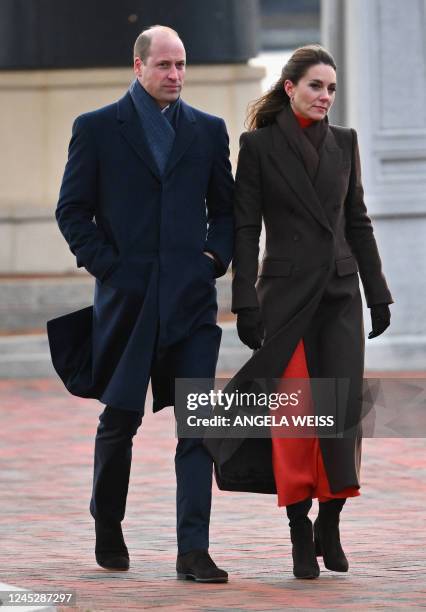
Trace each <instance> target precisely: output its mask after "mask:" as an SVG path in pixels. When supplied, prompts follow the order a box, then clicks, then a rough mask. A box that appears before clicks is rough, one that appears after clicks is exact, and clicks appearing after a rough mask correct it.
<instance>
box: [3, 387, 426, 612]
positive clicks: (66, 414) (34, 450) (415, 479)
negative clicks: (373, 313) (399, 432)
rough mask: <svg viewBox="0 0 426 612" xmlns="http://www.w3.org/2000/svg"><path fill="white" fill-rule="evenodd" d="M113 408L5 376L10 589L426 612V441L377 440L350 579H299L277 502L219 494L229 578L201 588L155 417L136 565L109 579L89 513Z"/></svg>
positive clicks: (193, 606)
mask: <svg viewBox="0 0 426 612" xmlns="http://www.w3.org/2000/svg"><path fill="white" fill-rule="evenodd" d="M101 410H102V406H101V404H99V403H98V402H95V401H91V400H83V399H79V398H74V397H72V396H70V395H68V394H67V393H66V391H65V390H64V389H63V388H62V386H61V385H60V383H59V382H57V381H56V380H53V379H38V380H36V379H34V380H31V379H28V380H2V381H0V417H1V421H0V422H1V425H2V436H1V439H0V491H1V508H2V510H1V513H0V533H1V544H2V546H1V551H2V560H3V563H2V570H1V579H2V580H3V581H4V582H6V583H8V584H13V585H17V586H19V587H22V588H28V589H32V590H35V591H37V590H46V589H49V588H51V589H55V590H59V589H62V588H64V589H75V590H76V592H77V609H78V610H79V611H81V612H84V611H89V610H90V611H92V612H109V611H110V610H125V611H127V610H153V609H157V608H164V609H167V610H171V611H175V610H176V611H177V610H185V611H187V610H189V611H192V610H197V611H209V612H211V611H219V610H237V611H238V610H259V611H260V610H262V611H275V610H277V611H278V610H282V609H284V608H285V609H287V610H317V609H325V610H338V609H349V610H357V611H358V610H379V609H392V610H407V609H423V608H425V607H426V589H425V567H426V534H425V529H424V525H425V520H424V509H425V501H426V478H425V476H426V454H425V450H426V442H425V440H424V439H422V438H417V439H395V438H394V439H366V440H364V454H363V469H362V477H363V487H362V495H361V496H360V497H359V498H356V499H354V500H352V501H349V502H348V503H347V504H346V506H345V509H344V512H343V516H342V527H341V531H342V540H343V543H344V546H345V550H346V552H347V555H348V558H349V561H350V571H349V572H348V573H347V574H337V573H332V572H329V571H327V570H325V569H323V567H322V563H320V565H321V570H322V573H321V576H320V578H319V579H318V580H313V581H301V580H296V579H295V578H293V575H292V563H291V544H290V539H289V533H288V527H287V521H286V519H285V517H284V511H283V509H279V508H278V507H277V505H276V499H275V496H273V495H256V494H248V493H230V492H221V491H218V490H217V488H216V487H215V490H214V498H213V512H212V525H211V548H210V550H211V553H212V555H213V557H214V559H215V560H216V562H217V563H218V565H219V566H221V567H223V568H225V569H226V570H228V571H229V574H230V581H229V583H228V584H225V585H220V584H218V585H202V584H194V583H190V582H183V581H177V580H176V577H175V569H174V564H175V555H176V551H175V547H176V542H175V505H174V504H175V482H174V465H173V455H174V447H175V442H176V441H175V439H174V427H173V418H172V413H171V410H170V409H165V410H163V411H161V412H160V413H158V414H156V415H153V414H152V412H151V411H150V409H148V410H147V414H146V416H145V417H144V422H143V425H142V427H141V429H140V431H139V433H138V435H137V436H136V438H135V444H134V461H133V469H132V475H131V483H130V492H129V498H128V504H127V515H126V519H125V521H124V532H125V537H126V540H127V544H128V547H129V550H130V555H131V570H130V571H129V572H127V573H114V572H105V571H104V570H102V569H101V568H99V567H98V566H97V565H96V563H95V559H94V553H93V547H94V533H93V521H92V518H91V517H90V515H89V510H88V506H89V500H90V492H91V491H90V489H91V476H92V459H93V439H94V433H95V429H96V425H97V419H98V415H99V414H100V412H101ZM315 505H316V504H315ZM312 514H313V512H312ZM58 609H59V610H62V611H63V612H66V611H67V610H70V608H65V607H63V608H58Z"/></svg>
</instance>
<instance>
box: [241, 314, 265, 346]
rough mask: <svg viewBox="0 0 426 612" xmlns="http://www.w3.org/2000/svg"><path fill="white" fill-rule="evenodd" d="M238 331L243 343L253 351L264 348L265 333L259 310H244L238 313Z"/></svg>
mask: <svg viewBox="0 0 426 612" xmlns="http://www.w3.org/2000/svg"><path fill="white" fill-rule="evenodd" d="M237 331H238V337H239V338H240V340H241V342H242V343H243V344H245V345H246V346H248V347H249V348H251V349H252V350H254V351H255V350H257V349H259V348H260V347H261V346H262V340H263V336H264V333H265V332H264V327H263V323H262V318H261V316H260V310H259V308H242V309H241V310H239V311H238V312H237Z"/></svg>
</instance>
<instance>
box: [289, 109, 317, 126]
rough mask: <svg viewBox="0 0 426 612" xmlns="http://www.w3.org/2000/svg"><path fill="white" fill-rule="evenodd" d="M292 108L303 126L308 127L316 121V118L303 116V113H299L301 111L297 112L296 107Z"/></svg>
mask: <svg viewBox="0 0 426 612" xmlns="http://www.w3.org/2000/svg"><path fill="white" fill-rule="evenodd" d="M292 110H293V113H294V115H295V117H296V119H297V121H298V123H299V125H300V127H301V128H306V127H308V126H309V125H311V124H312V123H313V122H314V119H309V118H308V117H303V116H302V115H299V113H296V111H295V110H294V109H292Z"/></svg>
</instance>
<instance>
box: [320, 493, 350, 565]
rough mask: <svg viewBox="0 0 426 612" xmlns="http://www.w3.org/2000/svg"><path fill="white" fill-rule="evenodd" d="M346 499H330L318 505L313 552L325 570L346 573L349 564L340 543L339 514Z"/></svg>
mask: <svg viewBox="0 0 426 612" xmlns="http://www.w3.org/2000/svg"><path fill="white" fill-rule="evenodd" d="M345 501H346V499H345V498H343V499H332V500H330V501H328V502H320V503H319V513H318V517H317V519H316V520H315V523H314V535H315V552H316V555H317V557H322V558H323V560H324V565H325V567H326V568H327V569H329V570H333V571H334V572H347V571H348V569H349V563H348V560H347V558H346V555H345V553H344V552H343V548H342V545H341V543H340V532H339V520H340V512H341V510H342V508H343V505H344V503H345Z"/></svg>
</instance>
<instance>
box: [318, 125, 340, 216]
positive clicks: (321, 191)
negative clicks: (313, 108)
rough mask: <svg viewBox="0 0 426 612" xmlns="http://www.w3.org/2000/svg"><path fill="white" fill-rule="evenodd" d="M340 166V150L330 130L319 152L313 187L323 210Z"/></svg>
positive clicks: (335, 182) (331, 192)
mask: <svg viewBox="0 0 426 612" xmlns="http://www.w3.org/2000/svg"><path fill="white" fill-rule="evenodd" d="M341 165H342V150H341V149H340V147H339V146H338V145H337V143H336V139H335V137H334V134H333V132H332V130H331V129H330V128H328V130H327V135H326V137H325V140H324V143H323V146H322V147H321V151H320V162H319V166H318V172H317V175H316V177H315V181H314V187H315V191H316V193H317V195H318V198H319V200H320V202H321V203H322V205H323V208H325V207H326V205H327V201H328V200H329V199H330V197H331V195H332V194H333V191H334V189H335V188H336V185H337V181H336V177H337V176H338V174H339V172H340V170H341Z"/></svg>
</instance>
